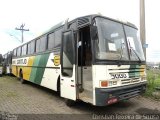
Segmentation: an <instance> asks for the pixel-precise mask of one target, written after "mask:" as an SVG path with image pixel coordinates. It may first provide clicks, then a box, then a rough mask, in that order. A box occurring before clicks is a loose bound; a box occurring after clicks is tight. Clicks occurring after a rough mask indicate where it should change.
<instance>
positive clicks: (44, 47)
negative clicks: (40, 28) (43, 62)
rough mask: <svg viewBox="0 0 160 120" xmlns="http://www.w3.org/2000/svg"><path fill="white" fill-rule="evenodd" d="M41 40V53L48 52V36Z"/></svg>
mask: <svg viewBox="0 0 160 120" xmlns="http://www.w3.org/2000/svg"><path fill="white" fill-rule="evenodd" d="M40 40H41V42H40V51H41V52H42V51H45V50H46V42H47V41H46V36H43V37H42V38H41V39H40Z"/></svg>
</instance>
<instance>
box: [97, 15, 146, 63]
mask: <svg viewBox="0 0 160 120" xmlns="http://www.w3.org/2000/svg"><path fill="white" fill-rule="evenodd" d="M95 20H96V25H97V28H98V40H97V41H96V59H99V60H125V61H128V60H129V56H128V55H130V58H131V60H133V61H139V60H141V61H144V55H143V51H142V47H141V42H140V40H139V39H138V38H137V30H136V29H134V28H132V27H128V26H124V27H123V24H121V23H118V22H114V21H111V20H108V19H104V18H99V17H97V18H95ZM124 32H125V33H124ZM125 35H126V37H125ZM126 38H127V41H126ZM127 45H128V47H127ZM127 48H129V50H128V49H127ZM128 52H129V54H128Z"/></svg>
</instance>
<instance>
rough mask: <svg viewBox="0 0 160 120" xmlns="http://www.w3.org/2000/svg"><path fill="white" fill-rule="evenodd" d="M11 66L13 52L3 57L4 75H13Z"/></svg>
mask: <svg viewBox="0 0 160 120" xmlns="http://www.w3.org/2000/svg"><path fill="white" fill-rule="evenodd" d="M11 65H12V51H9V52H7V53H6V54H4V55H3V64H2V66H3V74H5V75H10V74H11Z"/></svg>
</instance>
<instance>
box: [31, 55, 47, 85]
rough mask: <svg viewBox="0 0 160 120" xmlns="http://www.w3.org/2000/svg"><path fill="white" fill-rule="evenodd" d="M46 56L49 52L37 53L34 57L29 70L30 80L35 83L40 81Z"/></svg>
mask: <svg viewBox="0 0 160 120" xmlns="http://www.w3.org/2000/svg"><path fill="white" fill-rule="evenodd" d="M48 58H49V54H43V55H38V56H36V57H35V59H34V62H33V67H32V70H31V75H30V81H32V82H34V83H36V84H40V83H41V81H42V77H43V74H44V70H45V67H46V64H47V61H48Z"/></svg>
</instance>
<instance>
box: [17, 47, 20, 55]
mask: <svg viewBox="0 0 160 120" xmlns="http://www.w3.org/2000/svg"><path fill="white" fill-rule="evenodd" d="M20 55H21V47H19V48H17V56H20Z"/></svg>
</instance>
